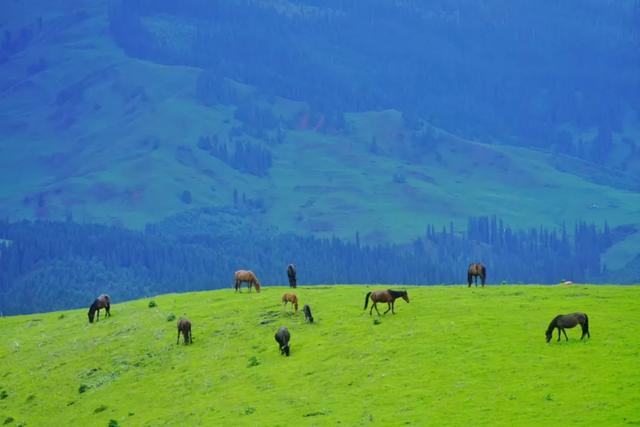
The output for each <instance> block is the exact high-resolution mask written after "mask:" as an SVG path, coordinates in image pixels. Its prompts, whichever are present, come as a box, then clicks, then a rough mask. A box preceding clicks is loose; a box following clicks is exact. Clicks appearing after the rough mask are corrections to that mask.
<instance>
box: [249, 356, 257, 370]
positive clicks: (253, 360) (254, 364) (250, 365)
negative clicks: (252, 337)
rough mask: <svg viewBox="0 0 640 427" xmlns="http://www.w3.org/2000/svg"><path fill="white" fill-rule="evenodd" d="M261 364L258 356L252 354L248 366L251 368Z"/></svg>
mask: <svg viewBox="0 0 640 427" xmlns="http://www.w3.org/2000/svg"><path fill="white" fill-rule="evenodd" d="M259 364H260V362H258V358H257V357H255V356H251V357H250V358H249V363H247V368H250V367H252V366H258V365H259Z"/></svg>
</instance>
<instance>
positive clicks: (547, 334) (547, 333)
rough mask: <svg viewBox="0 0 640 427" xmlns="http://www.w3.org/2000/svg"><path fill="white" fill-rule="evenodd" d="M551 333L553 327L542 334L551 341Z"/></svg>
mask: <svg viewBox="0 0 640 427" xmlns="http://www.w3.org/2000/svg"><path fill="white" fill-rule="evenodd" d="M552 335H553V329H547V332H545V333H544V336H545V337H546V338H547V342H549V341H551V336H552Z"/></svg>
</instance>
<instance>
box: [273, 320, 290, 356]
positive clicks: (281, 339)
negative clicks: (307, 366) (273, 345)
mask: <svg viewBox="0 0 640 427" xmlns="http://www.w3.org/2000/svg"><path fill="white" fill-rule="evenodd" d="M275 338H276V341H277V342H278V345H279V346H280V354H285V355H287V356H289V338H291V335H290V334H289V330H288V329H287V328H285V327H284V326H281V327H280V329H278V332H276V335H275Z"/></svg>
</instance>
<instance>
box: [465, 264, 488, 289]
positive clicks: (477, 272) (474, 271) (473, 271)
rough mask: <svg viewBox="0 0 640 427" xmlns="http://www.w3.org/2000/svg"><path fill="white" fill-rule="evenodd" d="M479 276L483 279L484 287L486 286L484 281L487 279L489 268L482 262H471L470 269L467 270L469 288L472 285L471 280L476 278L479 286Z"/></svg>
mask: <svg viewBox="0 0 640 427" xmlns="http://www.w3.org/2000/svg"><path fill="white" fill-rule="evenodd" d="M478 277H480V280H481V281H482V287H483V288H484V282H485V280H486V279H487V269H486V268H484V265H482V264H470V265H469V270H467V282H469V286H468V287H469V288H470V287H471V282H473V279H474V278H475V281H476V287H478Z"/></svg>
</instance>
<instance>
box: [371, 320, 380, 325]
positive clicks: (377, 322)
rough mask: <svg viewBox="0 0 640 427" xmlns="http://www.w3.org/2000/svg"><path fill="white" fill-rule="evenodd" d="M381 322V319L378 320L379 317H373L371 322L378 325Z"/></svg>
mask: <svg viewBox="0 0 640 427" xmlns="http://www.w3.org/2000/svg"><path fill="white" fill-rule="evenodd" d="M381 323H382V320H380V319H373V324H374V325H379V324H381Z"/></svg>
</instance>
